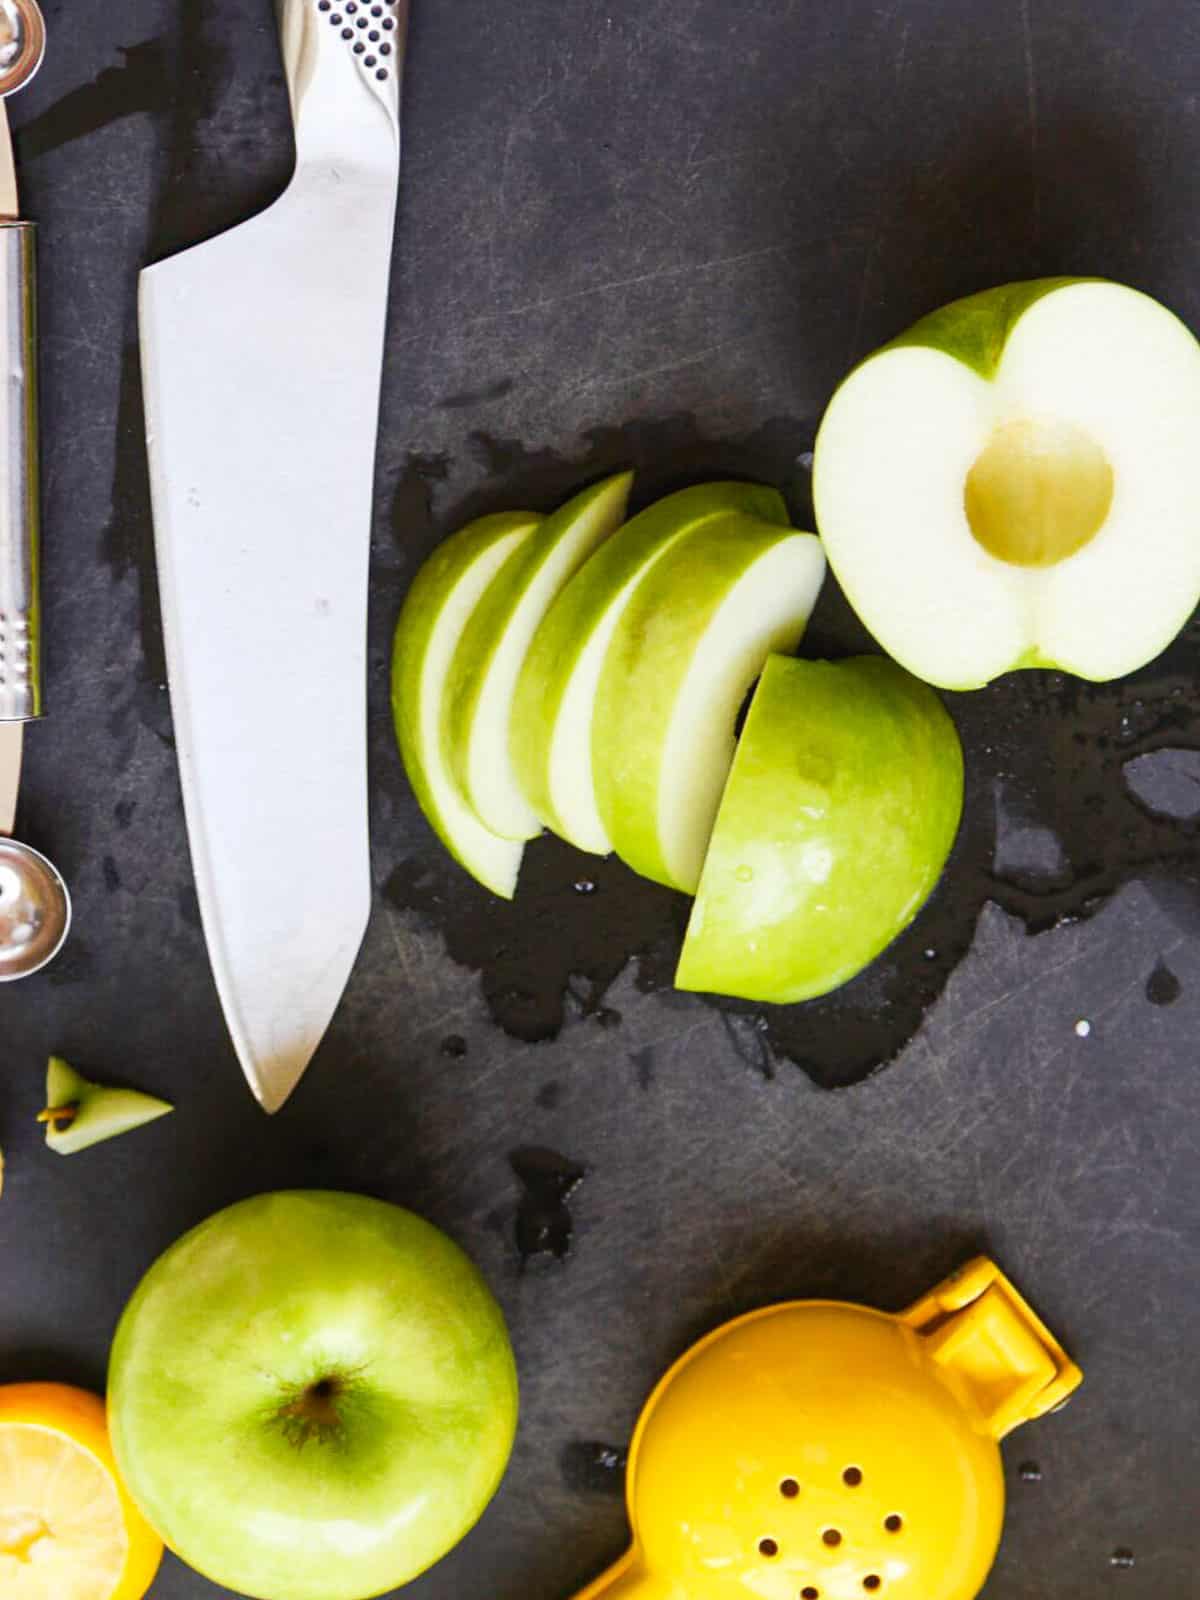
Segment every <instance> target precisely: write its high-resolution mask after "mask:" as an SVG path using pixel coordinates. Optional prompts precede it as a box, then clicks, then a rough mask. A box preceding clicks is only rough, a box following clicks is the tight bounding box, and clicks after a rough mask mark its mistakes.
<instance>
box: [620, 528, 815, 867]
mask: <svg viewBox="0 0 1200 1600" xmlns="http://www.w3.org/2000/svg"><path fill="white" fill-rule="evenodd" d="M824 577H825V557H824V554H823V553H822V550H821V546H820V543H819V542H818V540H817V539H816V538H814V536H813V535H812V534H811V533H797V532H795V531H794V530H792V529H790V528H781V527H778V526H776V525H775V524H773V523H769V522H762V521H760V520H759V519H758V518H756V517H725V518H720V519H717V520H715V521H712V522H709V523H706V524H704V525H702V526H701V527H699V528H697V529H696V530H695V531H694V532H693V533H691V534H689V535H688V536H687V537H686V538H684V539H681V540H679V541H678V542H677V543H676V544H674V545H672V546H671V548H670V550H668V551H667V553H666V554H665V555H664V556H663V557H662V559H661V560H660V561H658V562H656V563H655V565H654V566H653V567H652V568H651V569H650V571H649V572H648V573H647V574H646V576H645V577H644V578H643V580H642V582H641V583H640V584H639V585H638V587H637V589H636V590H635V592H634V594H633V597H632V599H631V600H630V602H629V604H628V605H627V606H626V608H625V610H624V612H623V614H622V616H621V619H620V621H619V622H618V624H617V628H616V631H615V633H614V634H613V637H612V641H611V643H610V645H609V648H608V652H607V655H606V657H605V662H604V669H603V672H602V673H601V677H600V686H599V689H598V690H597V694H596V711H595V718H594V721H593V726H592V768H593V772H594V774H595V779H596V796H597V799H598V801H599V804H600V815H601V817H602V818H603V820H604V826H605V829H606V830H607V832H608V834H609V836H610V838H611V839H612V841H613V844H614V845H615V847H616V850H617V854H618V855H619V856H620V857H621V859H622V860H623V861H625V862H626V864H627V865H628V866H631V867H632V868H633V869H634V871H635V872H640V873H641V874H642V876H643V877H646V878H653V879H655V880H656V881H657V882H659V883H665V884H667V885H668V886H669V887H670V888H674V889H681V890H683V891H684V893H686V894H693V893H694V892H695V889H696V885H697V884H698V883H699V881H700V869H701V866H702V864H703V861H704V854H705V851H706V850H707V848H708V840H709V835H710V834H711V832H712V825H713V821H714V819H715V817H716V814H717V807H718V805H719V804H720V800H721V792H722V790H723V789H724V787H725V780H726V779H727V777H728V776H729V768H730V765H731V763H732V761H733V754H734V729H735V726H736V722H737V716H738V712H739V711H740V709H741V707H742V703H743V701H744V700H745V697H746V695H747V693H748V692H749V690H750V687H751V685H752V684H753V682H754V680H755V678H757V677H758V675H759V673H760V672H761V671H762V667H763V663H764V661H766V659H767V657H768V656H769V655H771V654H772V653H773V652H776V651H790V650H794V649H795V648H796V646H797V645H798V644H799V642H800V639H801V636H802V635H803V633H804V629H805V627H806V626H807V623H808V619H809V617H810V615H811V614H812V609H813V607H814V605H815V604H816V601H817V596H818V595H819V593H820V591H821V584H822V582H823V580H824Z"/></svg>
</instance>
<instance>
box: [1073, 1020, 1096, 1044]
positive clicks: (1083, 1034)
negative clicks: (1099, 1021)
mask: <svg viewBox="0 0 1200 1600" xmlns="http://www.w3.org/2000/svg"><path fill="white" fill-rule="evenodd" d="M1091 1031H1092V1025H1091V1023H1090V1022H1089V1021H1088V1019H1087V1018H1086V1017H1080V1019H1079V1021H1078V1022H1077V1023H1076V1024H1075V1032H1076V1033H1077V1034H1078V1035H1079V1037H1080V1038H1081V1039H1086V1038H1087V1036H1088V1034H1089V1033H1091Z"/></svg>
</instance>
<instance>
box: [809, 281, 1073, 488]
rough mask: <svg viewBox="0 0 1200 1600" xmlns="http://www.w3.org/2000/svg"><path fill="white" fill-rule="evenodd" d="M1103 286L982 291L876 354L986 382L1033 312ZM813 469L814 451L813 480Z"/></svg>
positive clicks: (1045, 284) (1043, 284)
mask: <svg viewBox="0 0 1200 1600" xmlns="http://www.w3.org/2000/svg"><path fill="white" fill-rule="evenodd" d="M1101 282H1103V279H1100V278H1030V279H1027V280H1026V281H1025V282H1023V283H1005V284H1002V285H1001V286H1000V287H999V288H998V289H983V290H981V291H980V293H979V294H969V295H966V296H965V297H964V298H963V299H961V300H952V301H951V302H950V304H949V305H947V306H942V307H940V308H939V309H938V310H937V311H931V312H930V313H929V315H928V316H926V317H922V318H921V320H920V322H917V323H914V324H913V326H912V327H911V328H910V329H909V330H908V332H907V333H902V334H901V335H900V337H899V338H897V339H893V340H892V341H891V343H890V344H885V345H884V346H883V348H882V349H881V350H877V351H876V352H875V354H876V355H882V354H883V352H884V351H885V350H903V349H908V348H912V347H914V346H917V347H920V348H922V349H926V350H940V351H941V352H942V354H943V355H948V356H953V358H954V360H955V361H961V362H962V364H963V365H964V366H965V367H970V368H971V370H972V372H977V373H978V374H979V376H980V377H981V378H986V379H987V380H988V381H989V382H990V381H991V380H992V379H993V378H994V377H995V376H996V373H997V371H998V370H999V367H1000V361H1001V358H1002V357H1003V355H1004V348H1005V346H1006V345H1007V344H1008V340H1009V336H1010V335H1011V333H1012V331H1013V329H1014V328H1015V327H1016V325H1017V323H1018V322H1019V321H1020V320H1021V318H1022V317H1023V316H1024V315H1025V313H1026V312H1027V311H1028V310H1029V308H1030V307H1031V306H1035V305H1036V304H1037V303H1038V301H1039V300H1041V299H1044V297H1045V296H1046V295H1048V294H1053V293H1054V291H1055V290H1056V289H1066V288H1069V287H1070V285H1071V284H1074V283H1101ZM867 359H868V360H871V359H872V358H871V357H870V356H868V358H867ZM816 464H817V458H816V452H815V451H814V454H813V472H814V476H815V473H816Z"/></svg>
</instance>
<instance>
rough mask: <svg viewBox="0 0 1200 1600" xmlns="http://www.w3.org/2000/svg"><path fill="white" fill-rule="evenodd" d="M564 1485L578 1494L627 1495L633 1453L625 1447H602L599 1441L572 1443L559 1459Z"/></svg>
mask: <svg viewBox="0 0 1200 1600" xmlns="http://www.w3.org/2000/svg"><path fill="white" fill-rule="evenodd" d="M559 1464H560V1466H561V1467H562V1475H563V1482H564V1483H565V1484H566V1486H567V1488H568V1489H570V1490H571V1491H572V1492H573V1493H575V1494H611V1495H621V1494H624V1492H625V1468H626V1467H627V1466H628V1464H629V1452H628V1450H626V1449H624V1447H623V1446H621V1445H615V1444H602V1443H600V1442H599V1441H598V1440H595V1439H572V1440H571V1442H570V1444H568V1445H564V1446H563V1450H562V1454H561V1455H560V1456H559Z"/></svg>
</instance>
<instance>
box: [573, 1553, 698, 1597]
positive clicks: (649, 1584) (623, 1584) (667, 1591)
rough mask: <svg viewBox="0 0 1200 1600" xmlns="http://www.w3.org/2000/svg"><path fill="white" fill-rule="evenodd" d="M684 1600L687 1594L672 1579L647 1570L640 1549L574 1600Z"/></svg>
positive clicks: (622, 1560)
mask: <svg viewBox="0 0 1200 1600" xmlns="http://www.w3.org/2000/svg"><path fill="white" fill-rule="evenodd" d="M601 1597H603V1600H684V1591H683V1590H682V1589H681V1588H680V1586H679V1584H678V1583H677V1582H675V1581H673V1580H672V1579H670V1578H662V1577H658V1576H657V1575H656V1574H654V1573H650V1572H647V1571H646V1568H645V1566H644V1565H643V1564H642V1561H641V1559H640V1556H639V1554H638V1551H637V1548H636V1546H635V1548H634V1549H632V1550H630V1551H629V1552H628V1554H627V1555H624V1556H622V1558H621V1560H620V1561H618V1562H617V1564H616V1566H615V1567H610V1568H609V1569H608V1571H607V1572H604V1573H601V1575H600V1577H598V1578H597V1579H596V1581H595V1583H589V1584H588V1586H587V1588H586V1589H581V1590H580V1592H579V1593H578V1594H577V1595H576V1596H575V1600H601Z"/></svg>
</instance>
